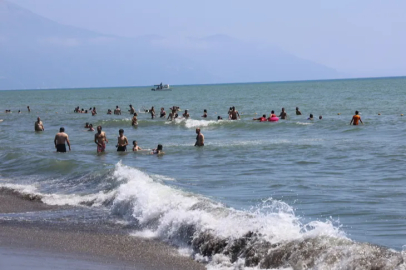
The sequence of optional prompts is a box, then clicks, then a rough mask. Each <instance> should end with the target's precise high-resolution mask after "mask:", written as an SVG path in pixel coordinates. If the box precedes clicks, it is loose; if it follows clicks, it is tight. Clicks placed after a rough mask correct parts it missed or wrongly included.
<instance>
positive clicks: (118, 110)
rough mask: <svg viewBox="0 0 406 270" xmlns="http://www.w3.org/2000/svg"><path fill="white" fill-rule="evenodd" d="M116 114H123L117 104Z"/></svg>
mask: <svg viewBox="0 0 406 270" xmlns="http://www.w3.org/2000/svg"><path fill="white" fill-rule="evenodd" d="M114 114H115V115H121V109H120V108H119V107H118V106H116V108H115V109H114Z"/></svg>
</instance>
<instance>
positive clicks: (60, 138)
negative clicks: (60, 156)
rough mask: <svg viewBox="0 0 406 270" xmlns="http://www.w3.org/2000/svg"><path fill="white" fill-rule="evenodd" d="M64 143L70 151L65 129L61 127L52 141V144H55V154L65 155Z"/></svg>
mask: <svg viewBox="0 0 406 270" xmlns="http://www.w3.org/2000/svg"><path fill="white" fill-rule="evenodd" d="M65 143H67V144H68V146H69V151H70V142H69V137H68V134H66V133H65V128H63V127H61V128H60V129H59V132H58V133H56V135H55V139H54V144H55V148H56V152H61V153H65V152H66V145H65Z"/></svg>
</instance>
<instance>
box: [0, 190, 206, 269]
mask: <svg viewBox="0 0 406 270" xmlns="http://www.w3.org/2000/svg"><path fill="white" fill-rule="evenodd" d="M53 209H57V207H53V206H48V205H45V204H43V203H41V202H40V201H36V200H34V201H31V200H28V199H27V198H21V197H18V196H15V195H13V194H7V192H6V193H4V192H3V193H2V194H0V213H1V214H0V215H3V214H5V213H16V212H35V211H52V210H53ZM28 267H29V268H30V269H205V267H204V265H202V264H199V263H197V262H195V261H193V260H192V259H190V258H187V257H182V256H179V254H178V253H177V251H176V249H175V248H174V247H171V246H169V245H166V244H163V243H161V242H158V241H155V240H147V239H141V238H136V237H132V236H129V235H128V234H126V233H124V232H123V231H121V232H119V231H116V230H113V229H110V230H108V229H107V230H106V229H105V228H104V227H103V228H101V227H98V226H89V225H86V227H84V226H83V225H81V224H77V225H71V224H69V225H63V224H62V225H61V224H60V223H58V224H50V223H46V222H37V221H35V222H27V221H18V220H14V219H11V220H8V219H2V220H1V221H0V268H1V269H16V270H19V269H27V268H28Z"/></svg>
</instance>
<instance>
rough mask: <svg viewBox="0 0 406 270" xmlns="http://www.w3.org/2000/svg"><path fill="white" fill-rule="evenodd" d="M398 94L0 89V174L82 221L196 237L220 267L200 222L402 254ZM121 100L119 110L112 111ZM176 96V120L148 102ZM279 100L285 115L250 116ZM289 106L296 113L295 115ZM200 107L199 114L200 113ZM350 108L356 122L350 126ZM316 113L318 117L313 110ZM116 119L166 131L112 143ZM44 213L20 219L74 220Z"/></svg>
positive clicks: (234, 232) (383, 85)
mask: <svg viewBox="0 0 406 270" xmlns="http://www.w3.org/2000/svg"><path fill="white" fill-rule="evenodd" d="M405 93H406V78H382V79H359V80H335V81H308V82H281V83H255V84H223V85H193V86H174V87H173V90H172V91H166V92H153V91H150V88H148V87H135V88H106V89H61V90H35V91H34V90H33V91H2V92H0V100H1V103H0V112H1V113H0V119H3V122H0V160H1V164H0V184H2V185H3V186H4V187H7V188H8V189H14V190H19V191H20V192H22V193H29V194H36V195H38V196H41V197H42V200H43V201H44V202H45V203H49V204H60V205H64V204H68V205H75V206H77V205H79V206H85V207H86V209H85V210H83V211H85V213H86V214H83V215H82V214H81V215H80V219H81V220H82V221H83V220H86V218H88V219H89V222H90V221H93V220H94V219H102V220H110V221H112V222H117V223H120V224H121V223H122V222H125V223H126V226H134V232H135V234H136V235H140V236H143V237H155V238H160V239H162V240H163V241H169V242H172V243H174V244H175V245H178V246H186V247H190V249H191V250H192V251H190V253H191V254H192V256H195V257H196V259H199V260H205V261H209V262H210V263H209V265H211V266H213V265H214V266H213V267H217V266H218V267H220V266H221V267H225V266H224V265H227V264H226V263H225V260H226V261H227V260H228V259H224V258H223V257H222V259H221V260H220V259H217V261H215V262H214V260H212V258H213V255H215V254H207V253H205V252H203V251H202V250H201V248H199V247H196V246H195V244H194V242H193V241H191V240H190V239H199V237H201V233H205V232H210V233H211V235H213V236H214V237H217V238H219V239H230V238H232V239H235V238H238V237H242V236H244V235H245V234H246V233H247V232H249V231H251V232H254V233H258V234H260V238H261V237H262V238H261V239H262V240H263V241H269V242H271V243H277V244H278V245H280V244H281V243H292V242H295V241H296V242H297V241H303V240H308V239H325V237H332V238H333V239H345V241H350V242H351V243H352V244H348V243H347V242H346V243H347V244H345V245H347V248H348V250H352V249H351V248H352V246H351V245H353V244H354V243H355V244H356V245H358V244H357V243H359V242H367V243H371V244H376V245H379V246H383V247H387V248H392V249H395V250H397V252H400V251H401V250H402V248H403V245H406V210H405V207H406V188H405V185H406V176H405V166H404V164H405V160H406V154H405V151H406V141H405V140H404V134H405V131H406V116H403V117H402V116H401V114H405V115H406V106H405V101H406V96H405ZM129 104H132V105H133V106H134V107H135V108H136V109H137V111H138V112H139V117H138V119H139V125H138V127H132V126H131V115H130V114H129V113H128V112H127V110H128V105H129ZM27 105H29V106H30V107H31V113H28V112H27V109H26V106H27ZM116 105H118V106H120V107H121V109H122V111H123V114H122V115H121V116H116V115H107V114H106V112H107V109H114V107H115V106H116ZM173 105H176V106H180V108H181V109H183V110H184V109H188V110H189V112H190V115H191V119H189V120H184V119H178V120H176V121H173V122H170V121H165V120H164V119H160V118H159V116H158V118H157V119H151V117H150V115H149V114H145V113H143V109H144V108H145V109H148V108H150V107H151V106H155V110H156V112H157V115H158V114H159V109H160V107H164V108H165V109H166V111H167V113H168V111H169V107H172V106H173ZM76 106H79V107H80V108H84V109H89V108H90V107H94V106H95V107H96V109H97V112H98V114H97V115H96V116H92V115H91V114H76V113H74V112H73V110H74V108H75V107H76ZM231 106H235V107H236V108H237V110H238V111H239V112H240V114H241V120H238V121H229V120H223V121H217V120H216V119H217V116H218V115H221V116H223V118H224V119H226V116H227V111H228V108H229V107H231ZM282 107H284V108H286V110H287V113H288V115H289V118H288V119H287V120H280V121H279V122H277V123H269V122H266V123H259V122H256V121H252V118H254V117H259V116H261V115H262V114H266V115H267V116H268V115H269V114H270V112H271V110H275V112H276V113H277V114H279V113H280V111H281V108H282ZM295 107H300V110H301V112H302V113H303V115H301V116H296V115H295ZM6 109H11V110H12V113H11V114H6V113H4V111H5V110H6ZM204 109H207V110H208V115H209V117H208V118H207V119H203V118H201V115H202V114H203V110H204ZM18 110H21V111H22V113H21V114H18V113H17V111H18ZM355 110H359V111H360V113H361V117H362V121H363V122H364V125H360V126H350V125H349V123H350V120H351V118H352V115H353V114H354V111H355ZM181 113H183V111H182V112H181ZM310 113H312V114H313V115H314V116H315V119H314V120H313V121H311V120H307V118H308V116H309V114H310ZM378 114H380V115H378ZM319 115H322V116H323V119H322V120H319V119H318V116H319ZM38 116H40V117H41V120H42V121H43V123H44V126H45V131H44V132H41V133H38V132H37V133H36V132H34V122H35V120H36V118H37V117H38ZM86 122H89V123H93V125H94V126H97V125H101V126H103V130H104V131H105V132H106V135H107V137H108V139H109V144H108V145H107V150H106V153H105V154H102V155H97V154H96V145H95V143H94V141H93V138H94V132H89V131H86V129H85V128H84V124H85V123H86ZM60 126H64V127H65V130H66V132H67V134H68V135H69V138H70V141H71V144H72V151H71V152H70V153H66V154H58V153H55V149H54V146H53V139H54V136H55V134H56V133H57V131H58V130H59V127H60ZM197 127H200V128H201V130H202V133H203V134H204V136H205V140H206V141H205V146H204V147H202V148H196V147H194V146H193V145H194V143H195V137H196V134H195V128H197ZM120 128H123V129H124V131H125V133H124V134H125V135H126V136H127V137H128V139H129V141H130V142H132V140H137V141H138V143H139V145H140V146H141V147H142V148H145V149H152V148H155V147H156V145H157V144H158V143H161V144H163V146H164V152H165V153H166V154H165V155H164V156H162V157H157V156H154V155H150V154H149V151H142V152H139V153H133V152H131V151H129V152H127V153H117V152H116V148H115V145H116V142H117V136H118V130H119V129H120ZM129 150H131V149H129ZM89 213H93V214H89ZM46 215H47V216H36V217H32V216H29V217H28V216H24V217H18V218H20V219H21V218H23V219H24V218H26V219H33V218H35V219H47V220H50V221H51V222H52V221H53V220H59V219H60V218H61V216H59V215H67V216H68V217H69V219H73V220H74V219H75V218H78V219H79V217H78V216H76V215H75V213H66V212H63V213H52V214H49V213H47V214H46ZM2 218H10V216H7V215H3V216H2ZM185 226H186V228H187V230H186V231H188V233H186V236H185V235H184V233H185V229H184V228H185ZM199 234H200V235H199ZM175 238H176V241H172V240H173V239H175ZM185 238H187V239H186V240H185ZM299 239H300V240H299ZM227 241H229V240H227ZM296 242H295V243H296ZM319 243H324V244H325V242H324V240H323V241H322V240H320V242H319ZM324 244H323V245H324ZM331 245H332V246H334V247H335V248H336V247H337V245H336V244H331ZM360 245H361V244H360ZM338 246H340V247H341V244H340V245H338ZM350 246H351V248H350ZM357 247H359V246H357ZM286 249H287V248H286ZM363 250H364V251H365V249H363ZM326 252H327V251H326ZM352 252H353V251H352ZM218 253H221V252H218ZM223 253H224V252H223ZM224 254H228V253H227V252H225V253H224ZM327 254H328V253H327ZM334 254H335V255H336V253H334ZM399 254H403V253H398V255H399ZM319 255H320V254H318V253H314V258H313V260H315V259H316V257H318V256H319ZM330 255H331V254H330ZM326 256H329V255H326ZM337 256H338V255H337ZM343 256H344V255H343ZM348 256H349V255H348ZM399 256H400V255H399ZM239 257H240V258H242V259H243V260H245V259H246V256H245V255H241V254H240V255H239ZM374 257H376V254H375V255H374ZM230 261H231V262H232V263H234V264H236V263H238V261H235V260H233V259H230ZM347 261H348V260H347ZM350 261H351V260H350ZM239 263H243V264H244V262H239ZM322 263H327V262H324V261H323V262H318V263H316V264H318V265H323V264H322ZM245 264H246V265H247V263H245ZM253 265H255V263H254V264H253ZM286 265H287V264H285V265H283V267H285V266H286ZM278 267H282V266H281V265H276V266H274V268H278ZM334 267H335V266H334ZM328 268H330V269H334V268H333V267H332V266H331V267H328ZM325 269H327V268H325ZM361 269H362V268H361ZM388 269H391V268H388Z"/></svg>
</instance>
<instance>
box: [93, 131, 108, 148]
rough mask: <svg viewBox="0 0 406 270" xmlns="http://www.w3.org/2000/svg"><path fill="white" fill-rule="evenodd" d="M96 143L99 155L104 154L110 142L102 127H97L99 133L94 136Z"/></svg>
mask: <svg viewBox="0 0 406 270" xmlns="http://www.w3.org/2000/svg"><path fill="white" fill-rule="evenodd" d="M94 142H95V143H96V144H97V153H101V152H104V150H105V149H106V143H108V142H109V141H108V140H107V137H106V133H104V131H102V127H101V126H98V127H97V133H96V134H94Z"/></svg>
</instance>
